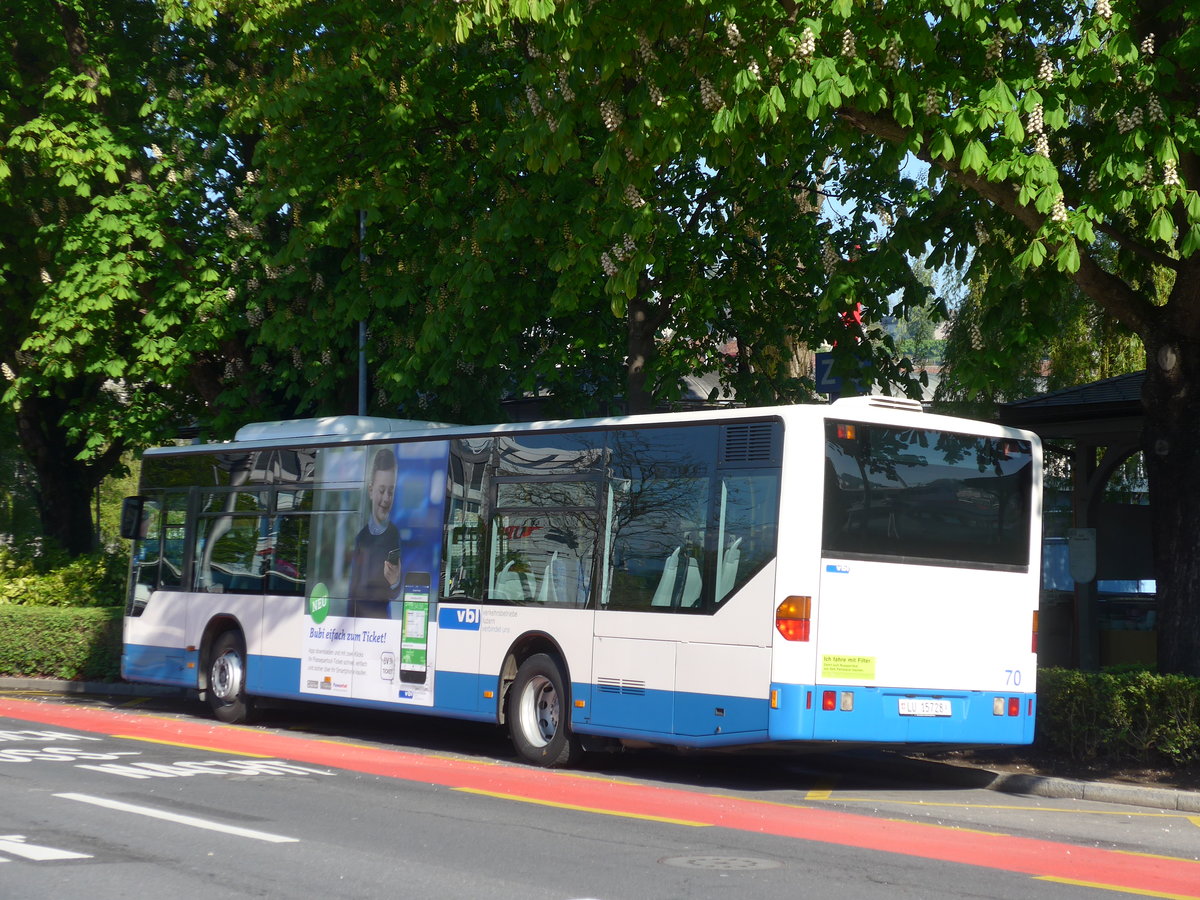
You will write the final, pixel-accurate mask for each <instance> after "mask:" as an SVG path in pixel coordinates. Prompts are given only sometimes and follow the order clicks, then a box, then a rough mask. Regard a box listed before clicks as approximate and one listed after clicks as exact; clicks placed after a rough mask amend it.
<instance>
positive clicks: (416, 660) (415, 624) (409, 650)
mask: <svg viewBox="0 0 1200 900" xmlns="http://www.w3.org/2000/svg"><path fill="white" fill-rule="evenodd" d="M400 598H401V602H402V604H403V607H402V619H403V630H402V631H401V637H400V680H401V681H404V682H407V683H409V684H424V683H425V676H426V672H427V671H428V667H429V660H428V652H429V573H428V572H409V573H408V574H407V575H405V576H404V586H403V587H402V588H401V589H400Z"/></svg>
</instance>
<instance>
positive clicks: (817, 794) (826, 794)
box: [804, 783, 834, 800]
mask: <svg viewBox="0 0 1200 900" xmlns="http://www.w3.org/2000/svg"><path fill="white" fill-rule="evenodd" d="M833 788H834V786H833V785H832V784H828V783H822V784H821V785H820V786H819V787H815V788H813V789H812V790H811V791H809V792H808V793H807V794H805V795H804V799H805V800H828V799H829V798H830V796H831V795H832V794H833Z"/></svg>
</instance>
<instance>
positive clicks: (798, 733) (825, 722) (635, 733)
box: [121, 644, 1037, 747]
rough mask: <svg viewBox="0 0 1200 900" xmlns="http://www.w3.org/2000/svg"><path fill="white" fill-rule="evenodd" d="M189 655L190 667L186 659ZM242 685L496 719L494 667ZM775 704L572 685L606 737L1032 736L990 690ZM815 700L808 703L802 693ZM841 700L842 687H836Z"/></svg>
mask: <svg viewBox="0 0 1200 900" xmlns="http://www.w3.org/2000/svg"><path fill="white" fill-rule="evenodd" d="M197 657H198V654H197V653H196V652H195V651H192V652H190V653H189V652H187V651H184V650H181V649H178V648H172V647H156V646H149V645H138V644H127V645H126V646H125V651H124V653H123V654H122V657H121V674H122V676H123V677H124V678H126V679H128V680H130V681H141V682H147V683H151V684H165V685H177V686H181V687H192V688H194V687H196V674H197V669H196V668H195V664H196V663H197ZM189 663H191V664H192V666H193V667H192V668H189V667H188V664H189ZM248 668H249V672H248V674H249V679H250V683H249V685H248V688H249V690H250V692H251V693H254V694H258V695H260V696H264V697H278V698H290V699H295V700H311V701H313V702H320V703H335V704H337V705H340V706H360V707H364V708H371V709H388V710H403V711H405V712H413V713H420V714H430V715H439V714H441V715H447V716H453V717H456V718H463V719H472V720H476V721H485V722H486V721H495V719H496V699H495V698H484V697H483V687H482V685H484V684H485V683H488V684H490V685H492V687H491V688H490V689H492V690H495V686H494V685H495V678H494V676H483V675H476V674H473V673H468V672H438V673H436V680H435V682H434V690H435V700H436V705H435V706H433V707H420V706H412V705H409V704H398V703H388V702H383V701H362V700H352V699H348V698H331V697H319V698H318V697H314V696H312V695H308V694H301V693H300V691H299V685H300V660H298V659H295V658H289V657H278V656H253V657H251V659H250V660H249V661H248ZM771 689H772V691H773V692H777V696H778V701H777V705H776V708H770V704H769V702H768V701H767V700H765V699H762V700H759V699H754V698H748V697H728V696H722V695H719V694H693V693H687V692H684V691H680V692H671V691H645V692H644V693H642V694H609V693H607V691H605V690H604V689H602V688H601V687H600V686H597V685H590V684H575V685H572V694H573V696H574V697H576V698H581V699H582V698H591V699H592V700H599V702H600V708H599V709H598V710H597V709H596V707H595V705H594V704H592V703H589V704H588V705H586V706H585V707H584V708H583V709H574V710H572V719H573V727H574V730H575V731H577V732H578V733H580V734H591V735H598V736H605V737H625V738H631V739H636V738H643V739H645V740H647V741H660V742H666V743H671V744H677V745H680V746H686V747H717V746H726V745H732V744H747V743H756V742H760V741H768V740H770V741H813V740H816V741H829V740H839V741H869V742H884V743H906V742H910V743H921V742H928V743H963V744H971V743H1003V744H1029V743H1032V741H1033V727H1034V721H1035V718H1036V716H1035V715H1030V714H1029V709H1030V704H1031V703H1032V704H1033V706H1034V709H1035V711H1036V705H1037V701H1036V698H1035V696H1034V695H1033V694H1021V693H1016V692H1012V693H1005V694H1000V693H997V692H994V691H956V692H954V693H950V692H945V691H940V692H936V696H937V697H939V698H948V699H949V700H950V702H951V708H952V711H953V712H952V715H950V716H902V715H900V712H899V702H898V701H899V698H900V697H902V696H916V697H922V698H932V697H934V696H935V692H931V691H915V690H913V691H910V690H904V689H899V688H863V687H855V688H850V687H844V686H839V685H829V686H823V685H795V684H772V685H771ZM825 690H833V691H836V692H837V693H838V694H839V695H840V694H841V693H842V692H844V691H852V692H853V694H854V709H853V711H843V710H841V709H835V710H822V709H821V693H822V692H823V691H825ZM810 692H811V695H812V705H811V707H810V706H809V705H808V695H809V694H810ZM997 696H1001V697H1004V698H1005V709H1006V711H1007V700H1008V698H1009V697H1016V698H1018V699H1019V702H1020V715H1017V716H1009V715H1002V716H997V715H995V714H994V712H993V698H994V697H997ZM839 706H840V696H839Z"/></svg>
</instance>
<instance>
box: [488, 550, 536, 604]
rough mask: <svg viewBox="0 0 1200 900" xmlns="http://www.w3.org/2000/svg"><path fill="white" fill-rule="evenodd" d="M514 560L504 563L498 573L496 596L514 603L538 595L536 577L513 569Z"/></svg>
mask: <svg viewBox="0 0 1200 900" xmlns="http://www.w3.org/2000/svg"><path fill="white" fill-rule="evenodd" d="M514 562H515V560H509V561H508V562H506V563H505V564H504V568H503V569H501V570H500V571H499V572H498V573H497V574H496V593H495V597H496V599H497V600H508V601H510V602H513V603H521V602H523V601H525V600H532V599H533V598H534V597H535V596H536V595H537V591H536V590H535V585H536V579H534V578H533V576H531V575H528V574H526V573H524V572H515V571H513V563H514Z"/></svg>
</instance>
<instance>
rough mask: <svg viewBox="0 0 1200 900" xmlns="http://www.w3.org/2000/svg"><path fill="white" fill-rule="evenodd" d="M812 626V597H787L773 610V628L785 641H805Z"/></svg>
mask: <svg viewBox="0 0 1200 900" xmlns="http://www.w3.org/2000/svg"><path fill="white" fill-rule="evenodd" d="M811 626H812V597H788V598H787V599H786V600H784V601H783V602H782V603H780V604H779V606H778V607H777V608H776V610H775V628H776V629H778V631H779V633H780V634H782V635H783V638H784V640H786V641H807V640H808V639H809V635H810V634H811Z"/></svg>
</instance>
